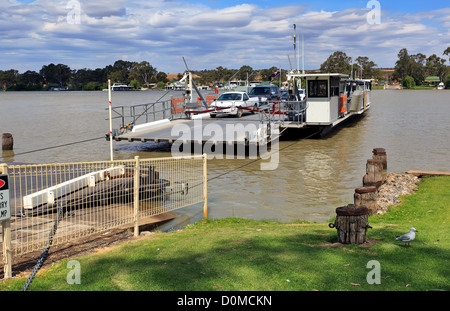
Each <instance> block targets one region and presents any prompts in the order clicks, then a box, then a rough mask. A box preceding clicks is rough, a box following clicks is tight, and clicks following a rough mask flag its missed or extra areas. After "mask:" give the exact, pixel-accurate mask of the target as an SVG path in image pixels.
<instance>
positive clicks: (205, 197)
mask: <svg viewBox="0 0 450 311" xmlns="http://www.w3.org/2000/svg"><path fill="white" fill-rule="evenodd" d="M203 218H205V219H208V167H207V157H206V154H203Z"/></svg>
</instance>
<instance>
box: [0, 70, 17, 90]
mask: <svg viewBox="0 0 450 311" xmlns="http://www.w3.org/2000/svg"><path fill="white" fill-rule="evenodd" d="M18 78H19V71H17V70H15V69H10V70H6V71H1V70H0V86H1V88H2V89H4V90H6V89H8V88H9V87H12V86H14V85H15V84H16V83H17V80H18Z"/></svg>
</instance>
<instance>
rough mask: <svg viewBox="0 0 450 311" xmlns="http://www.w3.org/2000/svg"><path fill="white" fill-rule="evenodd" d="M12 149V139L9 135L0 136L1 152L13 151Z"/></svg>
mask: <svg viewBox="0 0 450 311" xmlns="http://www.w3.org/2000/svg"><path fill="white" fill-rule="evenodd" d="M13 149H14V138H13V136H12V134H10V133H3V134H2V150H13Z"/></svg>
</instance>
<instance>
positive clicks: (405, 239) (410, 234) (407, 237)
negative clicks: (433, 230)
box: [395, 227, 419, 248]
mask: <svg viewBox="0 0 450 311" xmlns="http://www.w3.org/2000/svg"><path fill="white" fill-rule="evenodd" d="M416 232H419V231H417V230H416V228H414V227H413V228H411V229H409V232H408V233H406V234H404V235H401V236H397V237H396V238H395V239H396V240H399V241H402V242H405V248H406V243H408V246H409V242H411V241H412V240H414V239H415V238H416Z"/></svg>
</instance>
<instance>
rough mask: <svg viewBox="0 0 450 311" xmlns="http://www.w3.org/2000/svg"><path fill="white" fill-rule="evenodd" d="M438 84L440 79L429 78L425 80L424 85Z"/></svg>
mask: <svg viewBox="0 0 450 311" xmlns="http://www.w3.org/2000/svg"><path fill="white" fill-rule="evenodd" d="M439 82H441V79H439V77H436V76H430V77H426V78H425V83H427V84H439Z"/></svg>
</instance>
